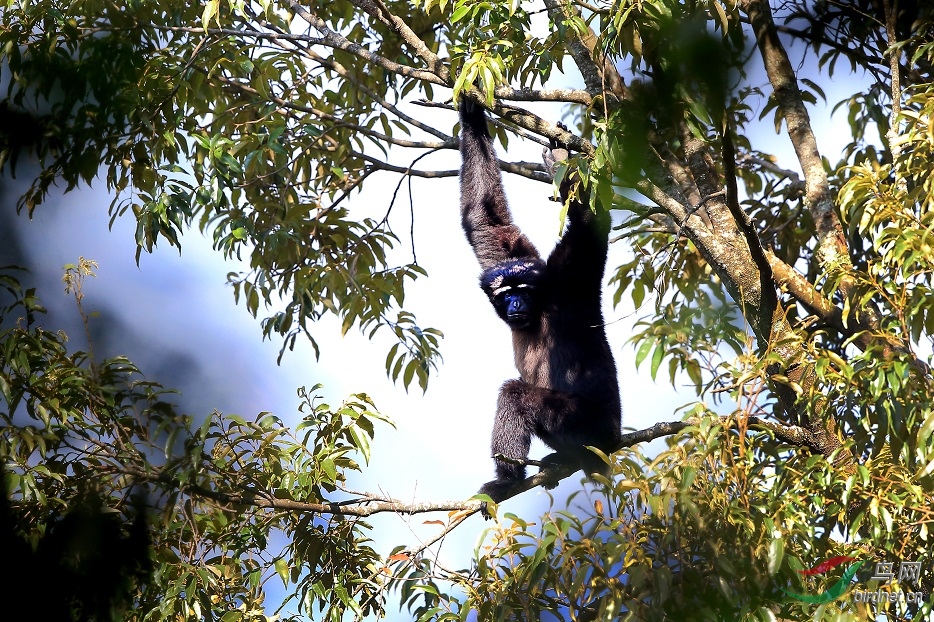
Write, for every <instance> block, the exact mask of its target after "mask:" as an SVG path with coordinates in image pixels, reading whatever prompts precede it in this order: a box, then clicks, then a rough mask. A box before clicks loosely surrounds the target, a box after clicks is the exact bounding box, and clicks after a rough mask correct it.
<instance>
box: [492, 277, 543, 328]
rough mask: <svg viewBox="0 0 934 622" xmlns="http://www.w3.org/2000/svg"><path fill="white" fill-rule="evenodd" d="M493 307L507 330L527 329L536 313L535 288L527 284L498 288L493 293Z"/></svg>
mask: <svg viewBox="0 0 934 622" xmlns="http://www.w3.org/2000/svg"><path fill="white" fill-rule="evenodd" d="M493 307H494V308H495V309H496V313H497V314H499V316H500V317H501V318H503V320H504V321H505V322H506V324H508V325H509V328H512V329H515V330H522V329H524V328H528V327H529V326H530V325H531V324H532V322H533V321H534V320H535V316H536V315H537V313H538V308H537V307H538V305H537V300H536V291H535V287H534V286H532V285H529V284H527V283H521V284H519V285H515V286H506V287H500V288H499V289H497V290H496V291H494V292H493Z"/></svg>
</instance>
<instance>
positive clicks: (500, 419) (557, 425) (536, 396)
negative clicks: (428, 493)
mask: <svg viewBox="0 0 934 622" xmlns="http://www.w3.org/2000/svg"><path fill="white" fill-rule="evenodd" d="M619 425H620V422H619V417H618V416H617V415H614V414H613V413H611V412H608V411H606V410H605V409H600V408H599V405H597V404H595V403H592V402H590V401H589V400H585V399H583V398H580V397H578V396H575V395H570V394H568V393H562V392H560V391H552V390H550V389H542V388H540V387H536V386H533V385H530V384H528V383H526V382H523V381H521V380H510V381H509V382H507V383H506V384H504V385H503V387H502V389H500V392H499V402H498V404H497V408H496V421H495V422H494V424H493V438H492V441H491V443H490V449H491V450H492V454H493V455H496V454H502V455H504V456H506V457H507V458H516V459H525V458H527V457H528V455H529V447H530V445H531V441H532V436H533V435H534V436H538V437H539V438H541V439H542V440H543V441H544V442H545V443H546V444H547V445H548V446H549V447H551V448H552V449H554V450H556V452H557V454H552V455H550V456H549V457H548V458H546V461H551V462H566V463H572V464H573V463H577V464H578V465H580V466H581V467H582V468H585V469H588V473H591V472H594V471H597V472H602V471H603V470H605V469H604V467H605V465H604V464H603V463H602V461H601V460H600V459H599V458H598V457H597V456H595V455H594V454H593V453H592V452H590V451H589V450H587V449H585V448H584V447H585V446H586V445H594V446H599V447H601V448H607V449H612V448H613V443H614V441H615V440H617V439H618V438H619ZM524 478H525V466H523V465H518V464H511V463H509V462H504V461H502V460H496V479H495V480H493V481H491V482H487V483H486V484H484V485H483V487H482V488H481V489H480V492H481V493H484V494H488V495H490V498H492V499H493V500H494V501H497V502H498V501H501V500H502V499H503V498H504V497H503V496H502V495H503V494H504V492H505V490H506V489H507V488H509V487H510V486H511V485H512V484H513V483H515V482H516V481H517V480H521V479H524Z"/></svg>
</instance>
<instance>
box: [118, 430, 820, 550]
mask: <svg viewBox="0 0 934 622" xmlns="http://www.w3.org/2000/svg"><path fill="white" fill-rule="evenodd" d="M701 421H702V419H700V418H696V417H693V418H691V419H687V420H685V421H669V422H660V423H656V424H655V425H653V426H652V427H650V428H646V429H644V430H637V431H635V432H630V433H628V434H624V435H623V436H622V438H621V440H620V443H619V445H618V446H617V447H616V448H615V449H614V451H619V450H620V449H623V448H625V447H631V446H633V445H636V444H638V443H645V442H648V441H652V440H655V439H657V438H661V437H663V436H670V435H672V434H677V433H678V432H680V431H681V430H683V429H684V428H686V427H688V426H693V425H698V424H699V423H701ZM720 421H721V423H724V424H728V425H733V426H735V425H736V424H738V423H739V422H740V421H739V420H737V419H736V418H735V417H720ZM745 422H746V424H747V425H748V427H755V428H761V429H765V430H768V431H769V432H771V433H772V434H773V435H774V436H775V437H776V438H778V439H779V440H781V441H784V442H787V443H790V444H793V445H798V446H809V445H810V443H811V441H812V439H811V438H810V433H809V432H808V431H807V430H805V429H804V428H799V427H797V426H790V425H784V424H781V423H776V422H771V421H765V420H763V419H761V418H759V417H749V418H748V419H746V420H745ZM532 463H535V464H538V463H536V462H535V461H532ZM578 470H579V469H578V468H577V467H575V466H573V465H566V464H549V466H548V467H547V468H545V469H543V470H542V471H540V472H538V473H536V474H535V475H532V476H531V477H528V478H526V479H524V480H521V481H517V482H516V483H515V485H514V486H513V487H511V488H510V489H509V490H508V491H507V496H506V498H510V497H514V496H515V495H518V494H520V493H522V492H525V491H526V490H530V489H532V488H535V487H536V486H546V487H549V488H552V487H554V486H555V484H556V483H557V482H559V481H560V480H562V479H565V478H566V477H569V476H570V475H573V474H574V473H575V472H577V471H578ZM109 471H110V472H113V473H119V474H121V475H127V476H129V477H132V478H133V479H134V480H136V481H138V482H151V483H158V484H163V485H167V486H170V487H171V488H174V489H177V490H180V491H182V492H185V493H188V494H189V495H191V496H193V497H200V498H203V499H207V500H210V501H213V502H215V503H219V504H222V505H225V506H249V507H254V508H260V509H271V510H280V511H284V512H307V513H312V514H322V515H332V516H350V517H367V516H373V515H374V514H382V513H393V514H425V513H428V512H464V514H463V515H461V516H458V517H456V519H455V521H454V522H452V525H451V528H453V526H454V524H459V523H460V522H462V521H463V520H464V519H465V518H467V517H468V516H470V515H471V514H473V513H475V512H477V511H478V510H479V509H480V506H481V502H480V501H477V500H474V499H468V500H461V501H430V502H424V503H409V502H403V501H399V500H396V499H391V498H382V497H379V498H376V497H374V498H370V497H367V496H366V495H363V496H361V497H360V498H357V499H352V500H349V501H344V502H340V503H325V502H314V501H298V500H293V499H280V498H277V497H275V496H274V495H273V494H272V493H268V492H259V491H257V492H248V493H230V492H223V491H219V490H215V489H211V488H207V487H205V486H202V485H199V484H190V483H183V482H181V481H180V480H178V479H177V478H175V477H174V476H173V475H172V474H171V473H168V472H166V471H163V470H160V469H152V470H148V471H147V470H144V469H141V468H139V467H127V466H119V467H118V466H111V467H110V468H109ZM448 531H450V529H446V530H445V533H447V532H448ZM426 546H427V545H426ZM422 548H424V547H422Z"/></svg>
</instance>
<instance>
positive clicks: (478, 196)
mask: <svg viewBox="0 0 934 622" xmlns="http://www.w3.org/2000/svg"><path fill="white" fill-rule="evenodd" d="M458 111H459V113H460V121H461V160H462V163H461V174H460V180H461V225H462V226H463V227H464V233H466V234H467V240H468V241H469V242H470V245H471V247H473V250H474V252H475V253H476V255H477V259H478V260H479V261H480V267H481V268H482V269H483V270H488V269H489V268H492V267H494V266H497V265H499V264H501V263H503V262H506V261H509V260H512V259H527V258H536V259H537V258H538V257H539V254H538V250H536V248H535V246H534V245H533V244H532V242H531V241H530V240H529V239H528V238H527V237H525V236H524V235H523V234H522V232H521V231H520V230H519V228H518V227H517V226H516V225H514V224H513V222H512V216H510V214H509V206H508V205H507V203H506V193H505V192H504V191H503V183H502V178H501V177H500V172H499V164H498V163H497V161H496V152H495V151H494V149H493V140H492V138H491V137H490V132H489V130H488V129H487V125H486V112H485V111H484V109H483V108H482V107H480V106H479V105H478V104H475V103H473V102H472V101H470V100H468V99H467V98H466V97H461V100H460V104H459V106H458Z"/></svg>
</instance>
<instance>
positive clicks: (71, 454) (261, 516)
mask: <svg viewBox="0 0 934 622" xmlns="http://www.w3.org/2000/svg"><path fill="white" fill-rule="evenodd" d="M84 267H85V268H86V267H87V266H84ZM78 272H79V268H78V267H77V266H75V267H74V268H73V271H72V272H71V276H72V277H73V279H72V282H73V283H76V284H78V283H80V281H81V280H82V279H83V277H80V276H79V275H78ZM2 284H3V287H4V289H5V290H6V292H7V293H8V296H7V298H8V299H7V300H6V303H7V304H5V306H4V307H3V308H2V315H0V321H2V323H3V325H4V326H6V328H5V329H4V330H3V331H2V332H0V344H2V350H0V391H2V396H3V402H4V404H5V405H6V408H5V410H4V411H3V412H0V417H2V420H3V427H2V434H0V459H2V461H3V464H4V467H5V469H4V484H5V489H6V491H7V494H9V495H10V496H11V498H12V499H13V500H14V502H15V506H14V507H15V512H16V517H17V518H18V519H19V520H17V521H16V524H17V527H16V530H17V534H18V535H19V536H20V537H22V538H24V539H25V540H26V541H28V542H32V543H36V542H40V541H42V539H43V534H45V533H46V532H47V531H49V530H50V529H52V528H53V527H54V525H55V524H56V522H55V521H56V517H58V516H63V515H66V514H68V513H70V512H73V511H74V510H75V509H77V508H81V507H82V506H83V505H84V504H85V503H87V501H88V500H89V499H92V498H93V499H96V503H98V504H99V505H100V506H101V507H102V508H104V511H105V512H106V513H109V514H111V515H113V516H116V517H119V519H120V523H121V524H122V525H123V527H124V529H129V528H130V525H131V524H133V523H134V522H135V521H137V520H138V519H137V518H136V516H137V514H138V513H139V512H144V513H145V514H144V515H145V524H146V525H147V527H146V529H147V531H148V533H149V537H150V539H151V546H150V549H149V551H150V552H149V553H148V554H149V555H150V556H151V558H152V559H151V562H152V564H153V565H154V567H155V568H156V572H155V573H154V574H153V575H152V577H151V579H150V580H148V581H147V582H145V583H143V584H139V585H137V586H136V591H135V592H134V593H133V595H132V598H131V600H130V601H129V602H127V603H125V605H126V606H125V611H123V612H122V619H140V620H142V619H146V620H149V619H177V618H187V617H191V616H197V617H198V618H202V619H208V620H213V619H223V620H225V621H227V620H241V619H244V620H245V619H263V620H264V619H266V618H267V614H266V612H265V610H264V598H265V589H264V584H265V582H266V581H268V580H270V579H272V578H275V577H276V576H278V577H279V578H280V579H281V580H282V581H283V583H285V584H286V585H287V586H289V587H290V588H291V589H292V590H293V591H294V594H295V595H294V597H293V598H294V599H295V600H296V604H297V610H298V611H304V612H307V613H308V614H309V615H313V616H315V617H319V616H321V617H322V619H332V620H339V619H341V618H342V615H343V613H344V612H345V611H352V612H357V613H359V614H367V613H374V612H379V611H381V608H382V606H383V600H382V597H381V596H380V593H379V591H378V590H377V589H376V587H377V586H376V584H375V583H374V582H373V575H374V573H376V572H378V561H379V557H378V556H377V555H376V553H375V552H374V551H373V550H372V549H371V548H370V547H369V545H368V539H367V537H366V535H365V533H366V531H367V530H368V526H367V525H366V523H364V522H362V521H359V520H342V519H333V520H329V519H327V518H325V517H322V516H318V515H313V514H298V513H292V512H289V511H285V510H283V509H281V508H279V507H277V506H276V504H275V502H276V501H278V502H282V501H286V500H288V501H296V502H301V503H306V504H308V503H318V504H321V503H328V502H330V497H331V495H332V494H334V493H335V492H336V491H338V490H339V489H340V488H341V487H342V486H343V484H344V482H345V481H346V475H347V473H348V472H352V471H359V470H360V465H359V464H358V462H357V461H356V459H355V457H356V455H357V454H359V455H362V456H363V458H364V459H368V457H369V447H370V443H371V442H372V438H373V436H374V433H375V428H374V424H375V423H376V422H378V421H385V419H384V418H383V417H382V416H380V415H379V414H378V413H376V412H375V411H374V410H373V405H372V403H371V402H370V400H369V398H367V397H366V396H365V395H355V396H352V397H351V398H350V399H349V400H348V401H347V402H345V403H344V404H342V405H340V406H339V407H336V408H332V407H330V406H329V405H327V404H325V403H322V402H321V401H320V400H318V399H316V398H315V391H316V390H317V389H318V388H320V387H319V386H315V387H313V388H312V389H310V390H307V391H306V390H305V389H301V390H300V391H299V399H300V405H299V412H301V413H302V414H303V418H302V421H301V423H300V424H299V425H298V426H297V428H296V430H295V431H294V432H293V431H290V430H289V429H288V428H285V427H284V426H283V424H282V422H281V421H280V420H279V419H278V418H277V417H275V416H273V415H271V414H268V413H260V414H259V415H258V416H257V417H256V419H255V420H247V419H244V418H242V417H239V416H237V415H221V414H220V413H214V414H213V415H211V416H207V417H204V419H203V421H194V420H192V419H191V418H190V417H188V416H183V415H180V414H178V413H177V412H176V411H175V408H174V407H173V406H172V404H171V402H170V401H169V395H168V394H167V393H166V391H164V390H163V389H162V388H161V387H159V386H158V385H156V384H155V383H152V382H148V381H146V380H144V379H143V378H142V377H141V375H140V373H139V371H138V370H137V369H136V368H135V367H134V366H133V364H132V363H130V362H129V361H127V360H126V359H124V358H115V359H110V360H106V361H103V362H101V363H100V364H94V365H92V364H90V362H89V360H88V358H87V354H86V353H84V352H75V353H71V354H69V353H68V352H67V351H66V349H65V343H64V340H65V337H64V334H63V333H61V332H53V331H50V330H47V329H46V328H43V327H42V325H41V323H40V322H39V318H38V316H39V314H41V313H42V312H43V309H42V307H41V306H40V304H39V302H38V300H37V298H36V297H35V294H34V292H31V291H27V292H24V291H21V290H20V288H19V285H18V283H17V281H16V279H15V278H14V277H13V276H12V275H11V274H9V273H6V274H4V275H3V277H2ZM79 286H80V285H79ZM14 320H17V321H16V322H15V324H14ZM131 498H137V499H140V501H139V502H138V503H130V500H131ZM4 535H7V534H4ZM83 537H85V536H84V534H83V533H82V532H78V533H77V534H76V535H75V538H76V541H74V542H70V543H66V545H67V546H77V545H79V544H80V542H81V538H83ZM283 537H285V538H286V542H287V543H286V544H285V545H280V544H278V543H280V542H281V541H282V538H283ZM144 550H146V549H144ZM98 578H99V579H101V580H102V581H103V578H101V577H98ZM88 614H89V612H87V611H85V612H84V613H80V612H79V613H78V616H79V619H87V618H82V617H80V616H83V615H88Z"/></svg>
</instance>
